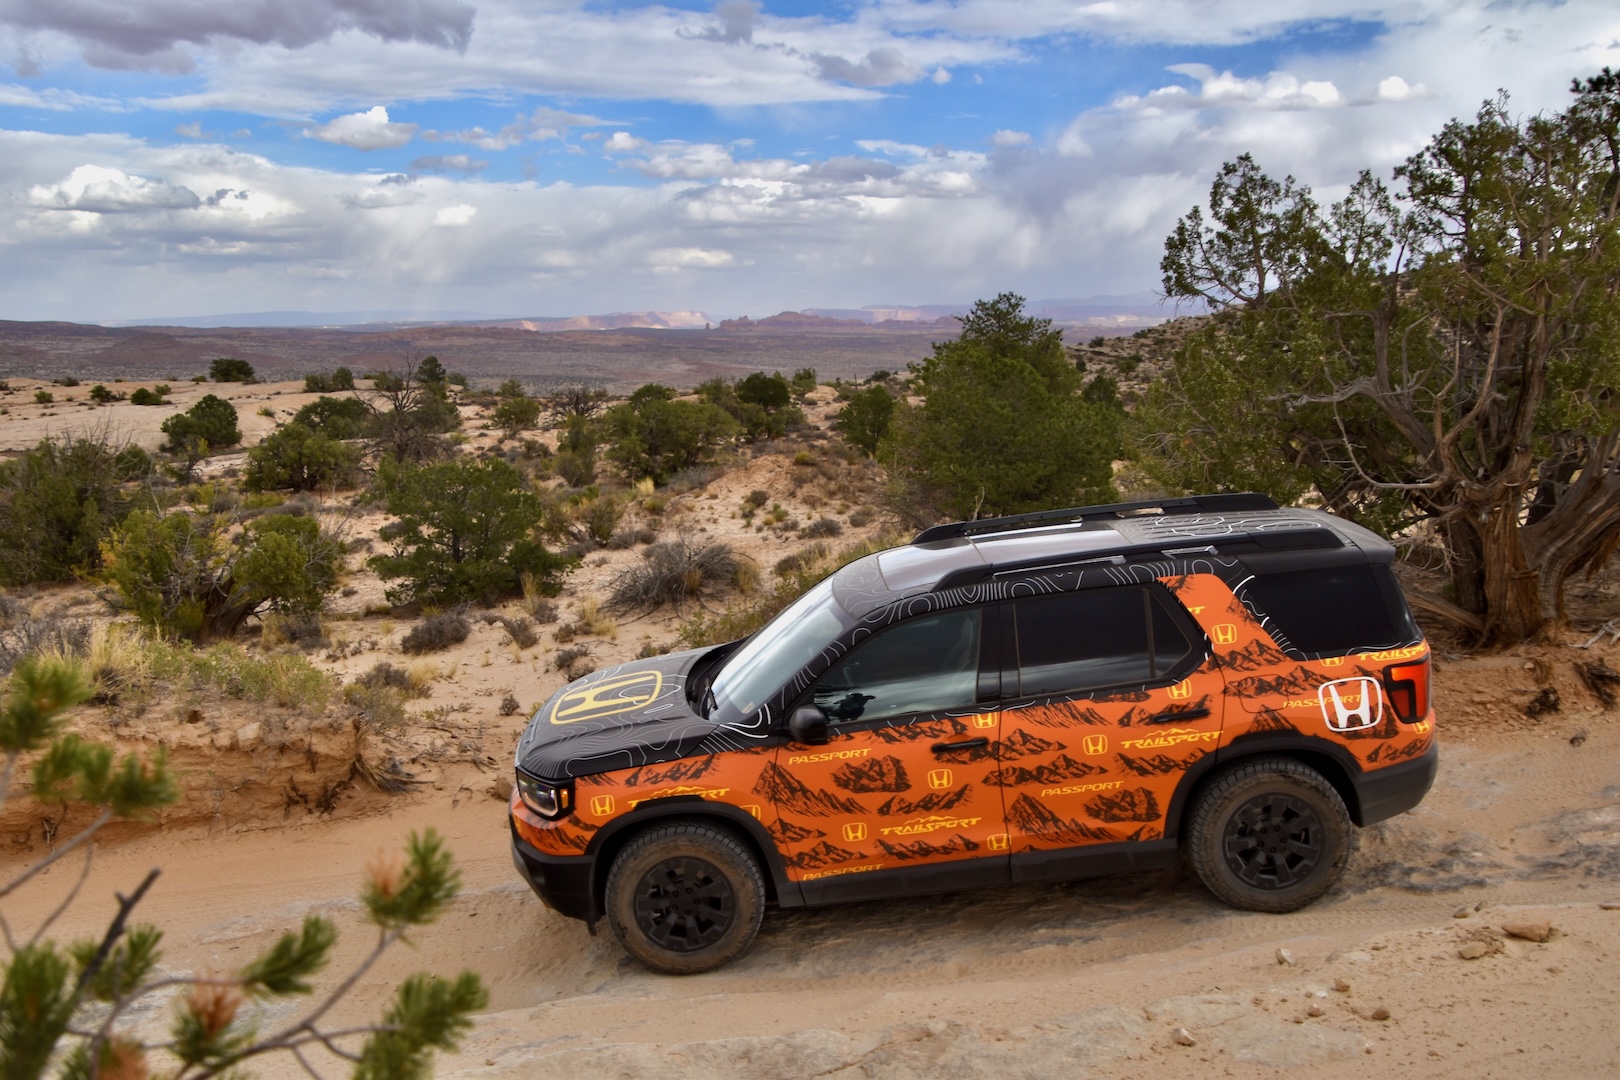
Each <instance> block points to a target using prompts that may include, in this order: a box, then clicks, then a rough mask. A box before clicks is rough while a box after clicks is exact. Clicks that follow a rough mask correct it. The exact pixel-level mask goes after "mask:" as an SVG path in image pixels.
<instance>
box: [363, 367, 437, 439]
mask: <svg viewBox="0 0 1620 1080" xmlns="http://www.w3.org/2000/svg"><path fill="white" fill-rule="evenodd" d="M363 400H364V405H365V408H366V411H367V413H368V419H367V421H366V428H367V434H368V436H369V437H370V438H371V439H373V440H374V442H375V444H376V446H377V449H378V450H379V451H380V452H381V453H383V454H385V455H386V456H388V457H391V458H393V459H394V460H396V461H402V462H405V461H414V462H421V461H429V460H432V459H433V458H437V457H441V456H443V454H444V453H445V452H446V450H447V449H448V448H449V442H448V441H447V440H446V439H445V438H444V435H445V434H446V433H447V432H452V431H455V430H456V429H457V428H459V427H460V426H461V413H460V411H458V410H457V409H456V405H455V402H453V401H451V400H450V396H449V377H448V376H447V375H446V373H445V370H444V367H443V365H441V364H440V363H439V361H438V360H437V359H436V358H435V357H432V356H430V357H428V358H427V359H425V360H423V361H422V362H421V363H420V364H418V365H417V366H416V367H414V368H412V369H411V370H409V371H407V372H406V373H405V374H403V375H400V374H395V373H392V372H378V373H377V374H376V375H374V376H373V377H372V382H371V391H370V392H369V393H368V394H366V395H365V397H364V399H363Z"/></svg>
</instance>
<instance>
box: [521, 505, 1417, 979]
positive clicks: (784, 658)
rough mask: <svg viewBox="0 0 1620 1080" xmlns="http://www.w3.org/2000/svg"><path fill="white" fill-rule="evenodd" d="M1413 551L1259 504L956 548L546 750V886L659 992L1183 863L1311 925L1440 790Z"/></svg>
mask: <svg viewBox="0 0 1620 1080" xmlns="http://www.w3.org/2000/svg"><path fill="white" fill-rule="evenodd" d="M1393 556H1394V551H1393V549H1392V548H1391V546H1390V545H1389V543H1388V542H1386V541H1385V540H1383V539H1381V538H1380V537H1378V536H1376V535H1374V534H1373V533H1371V532H1369V531H1368V530H1366V529H1364V528H1361V527H1360V526H1358V525H1354V524H1351V523H1350V522H1347V521H1344V520H1341V519H1339V518H1336V517H1333V516H1331V515H1329V514H1326V513H1322V512H1320V511H1313V510H1300V509H1279V508H1278V507H1277V505H1276V504H1275V503H1274V502H1272V501H1271V500H1270V499H1268V498H1266V497H1264V496H1260V495H1252V494H1241V495H1206V496H1198V497H1193V498H1185V499H1168V500H1160V501H1154V502H1140V503H1126V504H1120V505H1115V506H1094V507H1081V508H1078V509H1072V510H1057V511H1051V512H1045V513H1037V514H1022V515H1018V516H1015V517H1004V518H994V519H990V520H985V521H971V522H958V523H956V524H951V525H940V526H936V527H934V528H931V529H928V530H926V531H924V532H923V533H921V534H920V535H919V536H917V538H916V539H915V540H913V541H912V542H911V543H910V544H909V545H907V546H905V547H898V548H892V549H890V550H888V551H882V552H879V553H877V554H875V555H869V556H867V557H866V558H863V559H859V560H857V561H855V562H852V563H850V564H849V565H847V566H845V567H844V568H842V569H841V570H839V571H838V572H837V573H835V574H833V575H832V576H831V577H829V578H827V579H826V580H825V581H823V582H821V583H820V584H819V585H817V586H815V587H814V588H812V589H811V590H809V591H808V592H807V593H805V594H804V595H803V596H801V597H800V598H799V599H798V600H797V601H795V602H794V603H793V604H792V606H790V607H789V608H787V610H785V611H783V612H782V613H781V614H780V615H779V616H777V617H776V619H774V620H773V621H772V622H771V623H770V624H769V625H767V626H766V627H764V629H762V630H760V631H759V632H758V633H756V634H754V635H753V636H752V637H749V638H746V639H744V640H742V641H738V642H732V643H731V644H729V645H722V646H719V647H717V648H709V649H698V650H694V651H691V652H684V653H672V654H670V655H668V656H661V657H655V658H652V659H648V660H637V661H634V662H632V663H628V664H621V665H619V666H618V667H613V668H609V669H606V670H603V671H598V672H595V673H594V674H591V675H588V676H586V677H585V678H582V679H578V680H576V681H574V682H572V683H570V684H569V685H568V686H565V687H564V688H563V689H562V690H560V691H558V692H557V693H556V694H554V695H553V696H552V697H551V699H550V700H549V701H547V702H546V703H545V704H544V705H543V706H542V707H541V708H540V711H539V712H537V713H536V714H535V716H534V718H533V719H532V720H531V721H530V722H529V725H528V728H527V729H526V730H525V731H524V733H523V737H522V739H521V740H520V742H519V744H518V748H517V760H516V766H517V783H516V789H515V791H514V793H513V797H512V803H511V830H512V855H513V859H514V861H515V862H516V864H517V868H518V871H519V872H520V873H521V874H522V875H523V877H524V878H525V879H527V880H528V882H529V883H530V885H531V886H532V887H533V888H534V891H535V892H536V893H538V894H539V896H540V898H541V899H542V900H543V901H544V902H545V903H546V904H547V905H548V906H549V907H551V908H554V909H555V910H557V911H559V912H561V913H563V914H564V915H569V916H572V917H574V918H577V919H583V920H585V922H586V923H587V925H588V926H589V927H590V929H591V930H592V931H593V932H594V931H595V928H596V923H597V921H598V920H600V919H602V918H604V917H605V918H606V919H607V920H608V923H609V925H610V926H612V928H613V931H614V933H615V934H616V935H617V936H618V938H619V941H620V942H621V943H622V944H623V946H624V948H625V949H626V950H627V951H628V952H629V953H630V954H631V955H632V956H634V957H635V958H636V959H637V960H640V961H641V962H642V963H644V964H646V965H647V966H649V967H651V968H654V969H656V970H659V971H665V972H671V973H683V974H684V973H693V972H699V971H706V970H709V969H711V968H714V967H717V966H719V965H720V964H723V963H725V962H726V961H728V960H730V959H732V958H733V957H735V956H737V955H738V954H739V953H741V952H742V951H743V950H744V949H746V948H747V947H748V944H749V943H750V941H752V940H753V937H754V934H755V932H756V931H757V930H758V928H759V925H760V919H761V916H762V914H763V912H764V909H765V908H766V907H767V906H768V905H771V904H776V905H778V906H780V907H800V906H804V905H811V904H830V903H837V902H840V901H850V900H872V899H878V898H889V897H900V896H910V895H916V894H920V893H932V892H939V891H942V890H952V889H962V888H968V887H974V886H980V885H990V884H998V883H1008V882H1022V881H1054V880H1057V881H1062V880H1070V879H1075V878H1083V877H1089V876H1094V875H1101V874H1114V873H1119V872H1121V871H1127V870H1139V869H1147V868H1152V867H1163V866H1168V865H1171V864H1172V863H1173V862H1174V861H1175V860H1176V858H1177V856H1178V853H1179V852H1185V854H1186V857H1187V858H1188V860H1189V861H1190V862H1191V864H1192V866H1193V868H1194V870H1196V871H1197V873H1198V876H1199V877H1200V878H1201V879H1202V880H1203V882H1204V884H1205V885H1206V886H1207V887H1208V888H1209V890H1210V891H1211V892H1212V893H1214V894H1215V895H1216V896H1217V897H1219V898H1220V899H1222V900H1224V901H1226V902H1227V903H1229V904H1232V905H1235V906H1237V907H1241V908H1249V909H1252V910H1256V911H1273V912H1283V911H1292V910H1294V909H1296V908H1299V907H1302V906H1304V905H1306V904H1309V903H1310V902H1312V901H1313V900H1315V899H1317V898H1318V897H1320V896H1321V895H1322V894H1323V893H1325V892H1327V891H1328V889H1330V888H1332V886H1333V885H1334V883H1335V882H1336V881H1337V880H1338V879H1339V875H1340V874H1341V873H1342V872H1343V870H1344V866H1345V862H1346V861H1347V859H1348V857H1349V853H1350V848H1351V839H1352V836H1351V829H1350V826H1351V824H1352V823H1354V824H1355V825H1358V826H1365V825H1370V824H1372V823H1374V822H1377V821H1382V820H1384V819H1385V818H1388V817H1391V816H1393V815H1395V814H1399V813H1401V812H1403V811H1405V810H1409V809H1411V808H1412V807H1413V806H1415V805H1417V803H1418V802H1419V801H1420V800H1421V799H1422V798H1423V796H1424V795H1425V793H1427V791H1428V790H1429V786H1430V784H1431V783H1432V782H1433V780H1434V777H1435V771H1436V769H1437V767H1438V763H1439V756H1438V751H1437V749H1436V747H1435V742H1434V731H1433V727H1434V715H1433V713H1432V711H1431V710H1430V707H1429V647H1428V645H1427V644H1426V643H1425V642H1424V640H1423V635H1422V633H1421V632H1420V631H1419V630H1418V628H1417V626H1416V624H1415V623H1414V622H1413V620H1412V616H1411V613H1410V612H1409V611H1408V609H1407V606H1406V602H1405V600H1404V599H1403V597H1402V595H1401V590H1400V586H1399V585H1398V584H1397V583H1396V580H1395V577H1394V575H1393V574H1392V573H1391V571H1390V565H1391V562H1392V560H1393Z"/></svg>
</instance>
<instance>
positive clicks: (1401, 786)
mask: <svg viewBox="0 0 1620 1080" xmlns="http://www.w3.org/2000/svg"><path fill="white" fill-rule="evenodd" d="M1439 771H1440V744H1439V743H1432V744H1430V746H1429V749H1428V750H1427V751H1426V752H1425V753H1424V754H1423V756H1422V757H1416V758H1413V759H1412V760H1411V761H1402V762H1399V763H1398V764H1395V765H1385V766H1384V767H1383V768H1382V769H1373V770H1372V771H1370V772H1364V773H1360V774H1357V775H1356V776H1353V777H1351V781H1350V782H1351V783H1352V784H1354V785H1355V788H1356V809H1357V810H1358V813H1357V815H1356V824H1357V825H1373V824H1376V823H1377V822H1380V821H1385V820H1387V819H1389V818H1392V817H1394V816H1395V815H1396V814H1404V813H1406V811H1408V810H1410V809H1412V807H1414V806H1416V805H1417V804H1418V803H1420V802H1422V801H1423V796H1425V795H1427V794H1428V793H1429V788H1431V787H1433V786H1434V778H1435V776H1436V775H1437V774H1438V773H1439Z"/></svg>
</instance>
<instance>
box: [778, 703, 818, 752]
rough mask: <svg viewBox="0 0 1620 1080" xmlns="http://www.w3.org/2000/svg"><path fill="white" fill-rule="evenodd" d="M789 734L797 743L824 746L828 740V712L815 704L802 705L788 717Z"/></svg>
mask: <svg viewBox="0 0 1620 1080" xmlns="http://www.w3.org/2000/svg"><path fill="white" fill-rule="evenodd" d="M788 735H789V736H790V737H791V738H792V739H793V741H794V742H796V743H803V744H804V745H806V746H823V745H825V744H826V742H827V714H826V713H824V712H822V711H821V710H820V709H818V708H816V707H815V706H814V705H801V706H800V707H799V708H797V709H794V710H793V715H792V716H790V717H788Z"/></svg>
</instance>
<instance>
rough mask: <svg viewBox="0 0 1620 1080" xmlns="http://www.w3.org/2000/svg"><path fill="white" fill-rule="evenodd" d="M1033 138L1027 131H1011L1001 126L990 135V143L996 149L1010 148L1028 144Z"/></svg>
mask: <svg viewBox="0 0 1620 1080" xmlns="http://www.w3.org/2000/svg"><path fill="white" fill-rule="evenodd" d="M1032 141H1033V140H1032V139H1031V138H1030V134H1029V132H1027V131H1012V130H1009V129H1007V128H1002V129H1001V130H1000V131H997V132H996V133H995V134H993V135H991V136H990V145H991V146H994V147H996V148H997V149H998V150H1011V149H1013V148H1014V147H1018V146H1028V145H1029V144H1030V142H1032Z"/></svg>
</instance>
